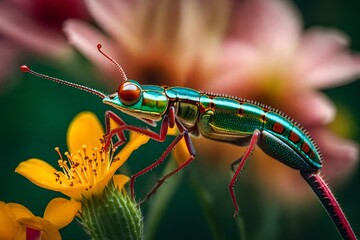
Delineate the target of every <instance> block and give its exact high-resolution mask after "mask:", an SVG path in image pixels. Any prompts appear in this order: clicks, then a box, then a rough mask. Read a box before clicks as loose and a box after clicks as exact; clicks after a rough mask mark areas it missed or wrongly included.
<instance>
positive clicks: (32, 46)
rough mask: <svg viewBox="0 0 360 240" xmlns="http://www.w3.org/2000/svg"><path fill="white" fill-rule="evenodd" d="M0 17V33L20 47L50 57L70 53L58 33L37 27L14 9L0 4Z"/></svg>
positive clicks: (63, 39)
mask: <svg viewBox="0 0 360 240" xmlns="http://www.w3.org/2000/svg"><path fill="white" fill-rule="evenodd" d="M0 15H1V18H0V33H1V34H2V35H4V36H5V37H6V38H9V39H11V40H12V41H14V42H16V43H17V44H20V45H21V46H22V47H24V48H27V49H29V50H32V51H36V52H39V53H40V54H43V55H45V56H49V55H50V56H52V57H57V56H59V55H67V54H69V53H70V52H71V49H70V48H69V47H68V45H67V43H66V41H65V38H64V37H63V36H62V35H61V34H60V33H57V32H54V31H51V30H50V29H43V28H41V27H39V26H38V25H37V24H36V23H34V22H33V21H32V20H31V19H30V18H27V17H25V16H24V15H23V14H21V13H19V12H17V11H16V9H13V8H11V7H9V6H7V5H6V4H0Z"/></svg>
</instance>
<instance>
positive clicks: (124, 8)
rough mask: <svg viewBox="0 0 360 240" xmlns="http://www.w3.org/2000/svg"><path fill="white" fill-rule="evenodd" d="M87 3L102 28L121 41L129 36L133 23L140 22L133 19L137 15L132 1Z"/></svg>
mask: <svg viewBox="0 0 360 240" xmlns="http://www.w3.org/2000/svg"><path fill="white" fill-rule="evenodd" d="M85 3H86V5H87V7H88V10H89V11H90V13H91V15H92V17H93V18H94V19H95V20H96V21H97V23H98V24H99V25H100V26H101V28H102V29H104V30H105V31H106V32H107V33H109V34H110V35H111V36H112V37H113V38H115V39H118V40H120V41H121V39H122V38H126V37H127V36H128V35H129V34H128V31H126V30H129V28H130V26H131V23H133V21H137V20H138V19H134V18H133V17H132V16H133V15H134V14H135V13H134V12H133V10H134V9H132V8H131V6H130V5H132V4H134V3H132V2H131V1H116V0H102V1H97V0H86V1H85ZM125 29H126V30H125Z"/></svg>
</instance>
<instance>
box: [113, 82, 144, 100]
mask: <svg viewBox="0 0 360 240" xmlns="http://www.w3.org/2000/svg"><path fill="white" fill-rule="evenodd" d="M140 94H141V89H140V87H139V86H138V85H136V84H135V83H132V82H128V81H125V82H123V83H121V84H120V86H119V89H118V95H119V99H120V100H121V102H122V103H124V104H126V105H130V104H134V103H136V102H137V101H138V100H139V99H140Z"/></svg>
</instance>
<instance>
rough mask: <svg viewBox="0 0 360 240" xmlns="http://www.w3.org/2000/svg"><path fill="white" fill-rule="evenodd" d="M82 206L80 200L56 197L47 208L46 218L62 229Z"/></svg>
mask: <svg viewBox="0 0 360 240" xmlns="http://www.w3.org/2000/svg"><path fill="white" fill-rule="evenodd" d="M80 208H81V203H80V202H78V201H73V200H67V199H65V198H54V199H53V200H51V201H50V202H49V204H48V205H47V207H46V209H45V213H44V219H46V220H48V221H49V222H51V224H52V225H54V226H55V228H56V229H60V228H63V227H65V226H66V225H68V224H70V223H71V221H72V220H73V219H74V217H75V216H76V214H77V213H78V212H79V210H80Z"/></svg>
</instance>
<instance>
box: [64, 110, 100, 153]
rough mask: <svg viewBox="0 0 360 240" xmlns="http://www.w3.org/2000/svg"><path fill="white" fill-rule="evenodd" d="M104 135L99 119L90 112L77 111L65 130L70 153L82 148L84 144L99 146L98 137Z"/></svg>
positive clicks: (90, 146) (91, 146)
mask: <svg viewBox="0 0 360 240" xmlns="http://www.w3.org/2000/svg"><path fill="white" fill-rule="evenodd" d="M103 136H104V130H103V128H102V125H101V123H100V121H99V119H98V118H97V117H96V115H95V114H94V113H92V112H82V113H79V114H78V115H77V116H75V118H74V119H73V120H72V122H71V123H70V125H69V128H68V131H67V137H66V141H67V145H68V150H69V152H71V153H76V152H77V151H78V150H82V146H83V145H86V146H87V147H88V148H90V149H92V148H94V147H97V148H99V149H100V148H101V143H100V141H99V139H100V138H102V137H103Z"/></svg>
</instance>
